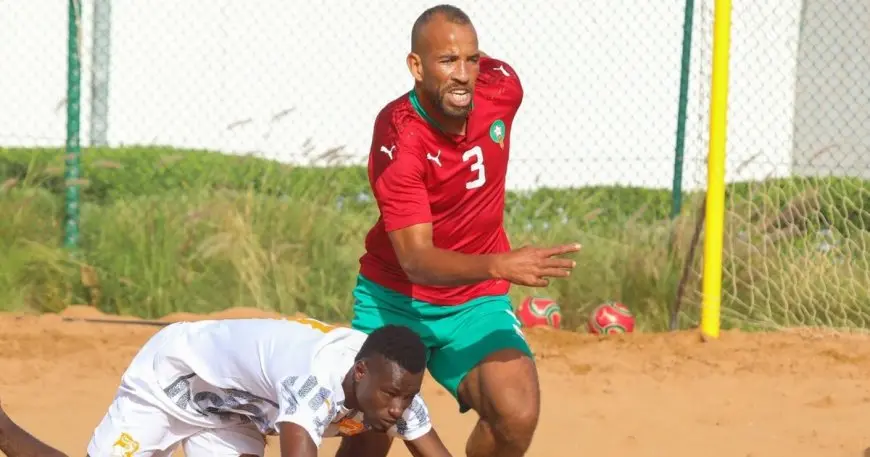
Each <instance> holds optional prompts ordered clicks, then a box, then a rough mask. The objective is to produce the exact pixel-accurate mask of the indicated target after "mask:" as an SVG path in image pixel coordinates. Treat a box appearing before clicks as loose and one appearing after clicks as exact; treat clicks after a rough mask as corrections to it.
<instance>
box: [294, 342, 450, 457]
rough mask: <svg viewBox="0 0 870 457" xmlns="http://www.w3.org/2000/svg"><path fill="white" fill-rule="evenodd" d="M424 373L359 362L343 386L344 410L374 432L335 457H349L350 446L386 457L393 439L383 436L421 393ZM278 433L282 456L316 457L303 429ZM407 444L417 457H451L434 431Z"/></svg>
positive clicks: (380, 360) (378, 359) (379, 361)
mask: <svg viewBox="0 0 870 457" xmlns="http://www.w3.org/2000/svg"><path fill="white" fill-rule="evenodd" d="M423 373H424V371H421V372H419V373H410V372H408V371H406V370H405V369H403V368H402V367H400V366H399V365H398V364H396V363H395V362H392V361H389V360H387V359H385V358H384V357H383V356H380V355H376V356H373V357H372V358H364V359H362V360H360V361H358V362H356V363H355V364H354V366H353V368H351V370H350V372H348V374H347V376H346V377H345V378H344V382H343V383H342V386H343V387H344V395H345V399H346V400H345V406H346V407H348V408H350V409H356V410H358V411H362V413H363V415H364V417H365V420H366V422H367V425H369V426H370V427H371V431H368V432H365V433H361V434H359V435H355V436H353V437H349V438H344V439H343V440H342V445H341V447H340V448H339V450H338V452H336V457H342V456H344V455H347V452H348V451H347V448H348V446H364V447H366V448H368V447H369V446H374V449H375V451H376V452H377V451H382V452H383V453H384V454H385V455H386V451H387V450H388V449H389V446H390V444H391V443H392V438H390V437H389V436H388V435H386V434H385V433H384V432H385V431H386V430H387V429H389V428H390V427H392V426H393V425H395V423H396V421H397V420H398V419H399V418H401V417H402V414H403V413H404V411H405V410H406V409H408V407H409V406H410V405H411V402H412V401H413V400H414V396H416V395H417V394H418V393H419V392H420V387H421V386H422V384H423ZM279 432H280V435H281V438H280V442H281V455H282V456H288V457H289V456H298V457H317V446H316V445H315V444H314V441H312V440H311V437H310V436H308V432H306V431H305V429H303V428H302V427H300V426H298V425H296V424H292V423H282V424H280V425H279ZM369 443H371V444H369ZM405 444H406V446H407V447H408V451H410V453H411V455H413V456H414V457H450V452H449V451H448V450H447V448H446V447H444V443H442V442H441V439H440V438H439V437H438V434H437V433H436V432H435V429H432V430H430V431H429V433H427V434H425V435H423V436H421V437H420V438H417V439H415V440H413V441H405ZM384 446H385V447H384ZM354 455H356V454H354Z"/></svg>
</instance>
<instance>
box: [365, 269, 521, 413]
mask: <svg viewBox="0 0 870 457" xmlns="http://www.w3.org/2000/svg"><path fill="white" fill-rule="evenodd" d="M353 296H354V299H355V300H354V305H353V312H354V318H353V322H352V323H351V325H352V327H353V328H355V329H357V330H360V331H363V332H366V333H370V332H372V331H373V330H375V329H377V328H379V327H383V326H384V325H389V324H395V325H404V326H406V327H409V328H411V329H412V330H414V331H415V332H417V333H418V334H419V335H420V336H421V337H422V339H423V343H424V344H426V347H428V348H429V354H428V360H427V366H428V368H429V374H431V375H432V377H433V378H434V379H435V381H437V382H438V383H439V384H441V385H442V386H443V387H444V388H445V389H447V391H448V392H450V394H451V395H453V398H455V399H456V400H457V402H458V403H459V411H460V412H463V413H464V412H467V411H468V410H469V409H470V408H469V407H468V406H467V405H464V404H463V403H462V402H461V401H460V400H459V395H458V393H457V390H458V389H459V384H460V383H461V382H462V380H463V379H465V376H466V375H467V374H468V372H469V371H471V369H472V368H474V367H475V366H476V365H477V364H478V363H480V362H481V361H482V360H483V359H484V358H486V357H487V356H488V355H489V354H492V353H493V352H496V351H499V350H502V349H517V350H519V351H522V352H524V353H525V354H526V355H528V356H529V357H530V358H532V360H534V355H533V354H532V350H531V348H529V345H528V343H527V342H526V340H525V337H524V336H523V334H522V331H521V330H520V323H519V321H518V320H517V318H516V316H515V315H514V312H513V307H512V306H511V302H510V299H509V298H508V296H507V295H496V296H485V297H479V298H475V299H473V300H470V301H468V302H466V303H463V304H461V305H457V306H438V305H433V304H431V303H426V302H424V301H420V300H416V299H412V298H411V297H408V296H406V295H403V294H401V293H399V292H395V291H393V290H390V289H387V288H385V287H383V286H381V285H379V284H375V283H374V282H372V281H369V280H368V279H366V278H364V277H363V276H358V277H357V285H356V287H355V288H354V290H353Z"/></svg>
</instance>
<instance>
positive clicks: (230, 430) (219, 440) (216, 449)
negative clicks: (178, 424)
mask: <svg viewBox="0 0 870 457" xmlns="http://www.w3.org/2000/svg"><path fill="white" fill-rule="evenodd" d="M182 449H184V455H185V457H206V456H215V457H239V456H245V455H256V456H259V457H262V456H263V454H264V453H265V450H266V438H265V437H264V436H263V434H262V433H260V431H259V430H257V427H255V426H254V425H253V424H245V425H238V426H235V427H227V428H212V429H206V430H201V431H199V432H198V433H196V434H194V435H191V436H190V437H189V438H187V439H185V440H184V441H183V444H182Z"/></svg>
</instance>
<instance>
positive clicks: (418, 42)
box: [411, 5, 471, 54]
mask: <svg viewBox="0 0 870 457" xmlns="http://www.w3.org/2000/svg"><path fill="white" fill-rule="evenodd" d="M436 16H440V17H439V19H443V20H445V21H447V22H449V23H451V24H457V25H471V18H470V17H468V15H467V14H465V11H462V10H461V9H459V8H457V7H455V6H453V5H436V6H433V7H432V8H429V9H427V10H426V11H423V13H421V14H420V16H419V17H417V20H416V21H414V27H413V28H411V52H413V53H416V54H420V53H421V52H422V51H423V50H422V48H421V46H423V42H424V41H425V36H424V31H423V30H424V28H425V27H426V25H428V24H429V23H430V22H432V19H433V18H435V17H436Z"/></svg>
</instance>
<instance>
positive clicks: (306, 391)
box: [275, 375, 337, 447]
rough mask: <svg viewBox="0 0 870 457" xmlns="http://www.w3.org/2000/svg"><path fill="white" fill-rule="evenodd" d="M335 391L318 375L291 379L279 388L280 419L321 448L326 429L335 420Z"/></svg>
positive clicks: (285, 379) (284, 381) (278, 422)
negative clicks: (302, 430) (297, 427)
mask: <svg viewBox="0 0 870 457" xmlns="http://www.w3.org/2000/svg"><path fill="white" fill-rule="evenodd" d="M336 411H337V410H336V406H335V401H334V399H333V392H332V391H331V390H330V389H329V388H327V387H326V386H324V385H323V384H322V383H321V381H320V379H319V378H318V377H317V376H315V375H310V376H289V377H287V378H284V380H283V381H281V382H280V383H279V385H278V417H277V418H276V419H275V425H276V427H277V426H278V425H280V423H282V422H290V423H293V424H296V425H298V426H300V427H302V428H303V429H305V431H307V432H308V435H309V436H311V439H312V440H313V441H314V444H315V445H317V446H318V447H320V443H321V442H322V441H323V434H324V432H325V431H326V427H327V426H328V425H329V424H330V423H331V422H332V420H333V419H335V415H336Z"/></svg>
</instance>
